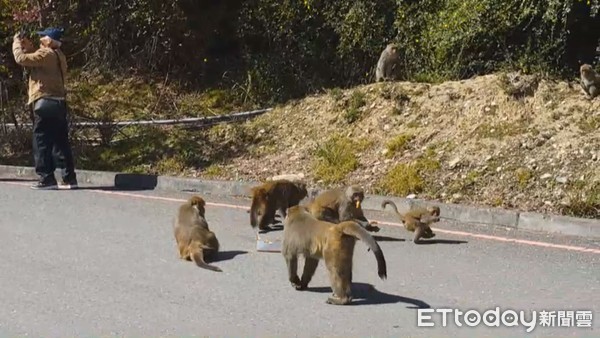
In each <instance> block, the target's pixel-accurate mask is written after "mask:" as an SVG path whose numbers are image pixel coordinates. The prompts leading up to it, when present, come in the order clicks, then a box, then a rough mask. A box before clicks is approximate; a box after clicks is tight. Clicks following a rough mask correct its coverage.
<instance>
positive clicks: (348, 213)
mask: <svg viewBox="0 0 600 338" xmlns="http://www.w3.org/2000/svg"><path fill="white" fill-rule="evenodd" d="M364 198H365V192H364V190H363V189H362V188H361V187H359V186H356V185H353V186H349V187H347V188H346V189H345V190H344V189H341V188H337V189H330V190H326V191H324V192H322V193H320V194H319V195H317V197H316V198H315V199H314V200H313V201H311V202H310V204H309V206H308V209H309V210H310V213H311V214H313V216H315V217H316V218H317V219H319V220H321V221H327V222H331V223H340V222H344V221H355V222H357V223H358V224H359V225H360V226H362V227H363V228H365V229H367V230H368V231H374V232H378V231H379V230H380V229H379V227H378V226H373V225H371V224H370V223H369V220H367V218H366V217H365V215H364V214H363V211H362V208H361V207H360V204H361V203H362V201H363V200H364Z"/></svg>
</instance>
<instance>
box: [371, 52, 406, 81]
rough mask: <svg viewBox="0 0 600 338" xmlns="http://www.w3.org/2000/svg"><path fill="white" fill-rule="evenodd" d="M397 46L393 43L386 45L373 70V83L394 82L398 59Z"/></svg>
mask: <svg viewBox="0 0 600 338" xmlns="http://www.w3.org/2000/svg"><path fill="white" fill-rule="evenodd" d="M398 49H399V46H398V45H397V44H395V43H390V44H388V45H387V46H386V47H385V49H384V50H383V52H381V56H379V61H377V68H376V69H375V82H379V81H388V80H394V79H395V78H396V76H395V72H396V71H397V70H398V69H397V68H398V61H399V58H400V52H399V50H398Z"/></svg>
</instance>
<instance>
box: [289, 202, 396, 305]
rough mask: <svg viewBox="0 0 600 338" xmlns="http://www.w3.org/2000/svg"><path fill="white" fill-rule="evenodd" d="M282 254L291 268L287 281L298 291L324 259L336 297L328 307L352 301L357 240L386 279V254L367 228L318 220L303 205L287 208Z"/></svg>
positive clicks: (328, 300)
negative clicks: (300, 261)
mask: <svg viewBox="0 0 600 338" xmlns="http://www.w3.org/2000/svg"><path fill="white" fill-rule="evenodd" d="M284 223H285V225H284V227H283V242H282V249H281V253H282V255H283V257H284V258H285V261H286V264H287V268H288V280H289V281H290V283H291V284H292V286H293V287H294V288H295V289H296V290H304V289H306V287H307V286H308V284H309V283H310V280H311V279H312V277H313V275H314V273H315V271H316V269H317V266H318V264H319V260H320V259H323V260H325V266H326V267H327V271H328V272H329V281H330V283H331V289H332V291H333V295H332V296H331V297H329V298H328V299H327V301H326V303H327V304H333V305H346V304H349V303H350V302H351V301H352V292H351V291H352V290H351V284H352V257H353V254H354V245H355V243H356V240H357V239H359V240H361V241H363V242H364V243H365V244H366V245H368V247H369V248H370V249H371V250H372V251H373V254H375V258H376V259H377V273H378V275H379V277H380V278H381V279H386V278H387V268H386V263H385V257H384V255H383V251H381V248H380V247H379V244H377V241H375V239H373V237H372V236H371V234H369V233H368V232H367V231H366V230H365V229H363V228H362V227H361V226H360V225H358V223H356V222H354V221H347V222H341V223H339V224H334V223H330V222H325V221H320V220H318V219H316V218H315V217H314V216H313V215H312V214H311V213H310V212H309V211H308V208H307V207H305V206H302V205H297V206H293V207H291V208H289V209H288V214H287V217H286V218H285V220H284ZM299 255H303V256H304V270H303V273H302V279H300V278H298V271H297V270H298V256H299Z"/></svg>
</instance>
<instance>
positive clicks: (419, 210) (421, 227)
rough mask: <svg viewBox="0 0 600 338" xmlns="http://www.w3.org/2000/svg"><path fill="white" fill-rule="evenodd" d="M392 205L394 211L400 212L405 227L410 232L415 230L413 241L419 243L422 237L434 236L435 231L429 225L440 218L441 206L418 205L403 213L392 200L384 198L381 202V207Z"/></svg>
mask: <svg viewBox="0 0 600 338" xmlns="http://www.w3.org/2000/svg"><path fill="white" fill-rule="evenodd" d="M388 204H389V205H391V206H392V209H394V212H395V213H396V214H398V216H399V217H400V219H401V220H402V223H403V224H404V228H405V229H406V230H408V231H410V232H414V233H415V236H414V239H413V242H414V243H415V244H418V243H419V242H420V239H421V238H433V237H435V233H433V231H432V230H431V228H430V227H429V225H430V224H431V223H434V222H438V221H439V220H440V208H439V207H437V206H432V207H428V208H423V207H416V208H411V210H409V211H408V212H406V213H404V214H402V213H400V212H398V208H397V207H396V204H395V203H394V202H392V201H390V200H384V201H383V202H382V203H381V209H385V207H386V205H388Z"/></svg>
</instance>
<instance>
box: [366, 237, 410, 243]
mask: <svg viewBox="0 0 600 338" xmlns="http://www.w3.org/2000/svg"><path fill="white" fill-rule="evenodd" d="M373 239H375V240H376V241H378V242H405V241H406V240H405V239H404V238H396V237H389V236H373Z"/></svg>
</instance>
